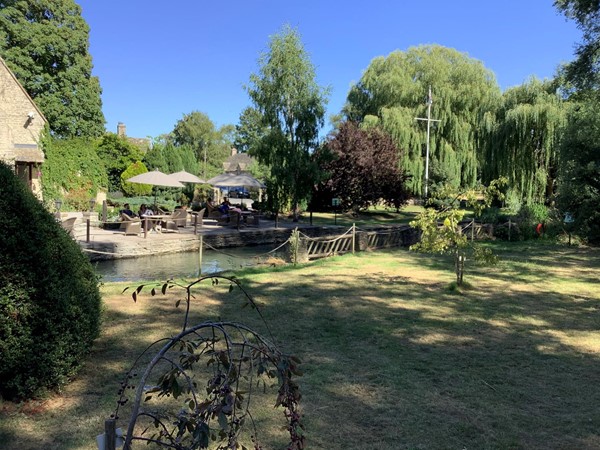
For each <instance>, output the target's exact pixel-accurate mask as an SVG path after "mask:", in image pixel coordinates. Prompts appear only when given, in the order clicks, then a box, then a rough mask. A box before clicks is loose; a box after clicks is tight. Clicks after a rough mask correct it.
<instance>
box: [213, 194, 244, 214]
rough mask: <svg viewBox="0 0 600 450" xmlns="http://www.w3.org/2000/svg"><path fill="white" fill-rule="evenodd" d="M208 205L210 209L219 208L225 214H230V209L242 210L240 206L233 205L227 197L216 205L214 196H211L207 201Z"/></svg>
mask: <svg viewBox="0 0 600 450" xmlns="http://www.w3.org/2000/svg"><path fill="white" fill-rule="evenodd" d="M206 206H207V208H208V209H209V210H213V209H217V210H219V212H220V213H221V214H223V215H226V214H229V211H235V212H239V213H241V212H242V210H241V209H240V208H238V207H237V206H232V205H231V202H230V201H229V199H228V198H227V197H224V198H223V201H222V202H221V204H220V205H219V206H216V205H215V203H214V202H213V200H212V198H209V199H208V200H207V201H206Z"/></svg>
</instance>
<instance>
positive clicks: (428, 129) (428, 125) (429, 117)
mask: <svg viewBox="0 0 600 450" xmlns="http://www.w3.org/2000/svg"><path fill="white" fill-rule="evenodd" d="M432 103H433V98H432V97H431V86H429V94H428V97H427V118H423V117H415V119H417V120H426V121H427V143H426V147H425V198H427V188H428V186H429V135H430V130H431V122H440V121H439V120H437V119H432V118H431V104H432Z"/></svg>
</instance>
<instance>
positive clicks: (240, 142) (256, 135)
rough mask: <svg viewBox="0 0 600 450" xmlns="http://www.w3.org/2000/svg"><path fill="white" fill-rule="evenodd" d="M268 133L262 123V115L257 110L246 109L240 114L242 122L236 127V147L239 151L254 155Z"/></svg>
mask: <svg viewBox="0 0 600 450" xmlns="http://www.w3.org/2000/svg"><path fill="white" fill-rule="evenodd" d="M267 133H268V128H267V127H265V125H263V123H262V115H261V113H260V112H259V111H258V110H257V109H255V108H250V107H248V108H246V109H244V110H243V111H242V113H241V114H240V121H239V123H238V124H237V125H236V126H235V133H234V142H233V143H234V145H235V148H237V149H238V151H240V152H243V153H252V152H254V151H256V149H257V148H258V146H259V144H260V140H261V139H262V137H263V136H265V135H266V134H267Z"/></svg>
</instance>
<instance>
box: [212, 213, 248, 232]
mask: <svg viewBox="0 0 600 450" xmlns="http://www.w3.org/2000/svg"><path fill="white" fill-rule="evenodd" d="M241 217H242V215H241V214H240V213H239V212H237V211H229V213H228V214H223V215H221V216H220V217H219V218H218V219H217V224H218V225H224V226H233V227H236V228H237V229H238V230H239V229H240V223H241V222H242V220H241Z"/></svg>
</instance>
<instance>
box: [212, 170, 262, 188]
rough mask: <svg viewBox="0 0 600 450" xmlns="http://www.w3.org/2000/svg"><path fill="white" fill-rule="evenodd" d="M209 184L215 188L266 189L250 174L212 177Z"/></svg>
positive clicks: (229, 174)
mask: <svg viewBox="0 0 600 450" xmlns="http://www.w3.org/2000/svg"><path fill="white" fill-rule="evenodd" d="M207 183H209V184H212V185H213V186H227V187H238V186H240V187H250V188H264V187H265V185H264V184H263V183H261V182H260V181H258V180H257V179H256V178H254V177H253V176H251V175H248V174H243V173H242V174H239V175H238V174H235V173H222V174H221V175H217V176H216V177H212V178H211V179H210V180H208V181H207Z"/></svg>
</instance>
